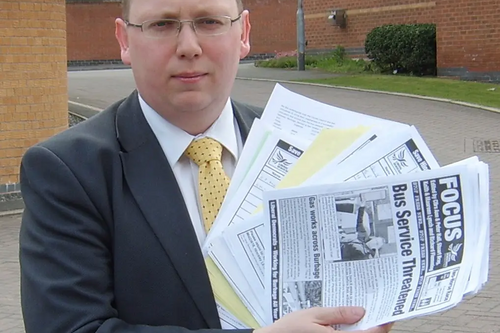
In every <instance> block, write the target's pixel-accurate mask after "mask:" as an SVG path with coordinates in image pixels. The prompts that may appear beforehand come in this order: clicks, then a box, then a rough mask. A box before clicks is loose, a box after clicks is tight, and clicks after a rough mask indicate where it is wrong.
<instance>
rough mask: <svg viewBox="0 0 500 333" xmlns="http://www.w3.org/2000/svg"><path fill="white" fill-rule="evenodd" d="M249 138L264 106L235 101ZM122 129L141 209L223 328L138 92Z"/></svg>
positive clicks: (120, 114)
mask: <svg viewBox="0 0 500 333" xmlns="http://www.w3.org/2000/svg"><path fill="white" fill-rule="evenodd" d="M233 110H234V113H235V117H236V119H237V121H238V124H239V127H240V132H241V134H242V138H243V141H244V140H245V139H246V137H247V136H248V132H249V130H250V126H251V124H252V122H253V119H254V118H255V117H258V116H260V114H259V110H258V109H254V108H251V107H248V106H246V105H244V104H240V103H235V102H233ZM116 133H117V138H118V141H119V143H120V144H121V146H122V151H121V152H120V157H121V160H122V163H123V172H124V176H125V179H126V182H127V183H128V185H129V187H130V190H131V192H132V194H133V196H134V198H135V200H136V201H137V203H138V205H139V206H140V209H141V211H142V213H143V215H144V217H145V218H146V220H147V222H148V223H149V224H150V226H151V228H152V230H153V232H154V233H155V234H156V236H157V237H158V239H159V241H160V242H161V244H162V246H163V248H164V249H165V252H166V253H167V255H168V256H169V258H170V260H171V262H172V263H173V265H174V266H175V268H176V270H177V272H178V273H179V276H180V277H181V279H182V280H183V282H184V284H185V286H186V288H187V290H188V291H189V293H190V295H191V297H192V298H193V300H194V301H195V303H196V305H197V307H198V309H199V311H200V313H201V314H202V316H203V317H204V319H205V321H206V322H207V325H208V327H210V328H220V321H219V316H218V313H217V308H216V306H215V300H214V297H213V293H212V288H211V285H210V281H209V278H208V274H207V272H206V270H205V269H199V271H196V272H193V267H200V268H201V267H205V263H204V259H203V256H202V252H201V251H200V250H199V244H198V239H197V237H196V234H195V232H194V229H193V225H192V223H191V219H190V217H189V213H188V211H187V208H186V205H185V203H184V200H183V198H182V193H181V191H180V189H179V186H178V184H177V181H176V179H175V176H174V174H173V171H172V169H171V167H170V165H169V163H168V161H167V159H166V157H165V155H164V153H163V150H162V149H161V146H160V144H159V143H158V140H157V139H156V137H155V135H154V133H153V131H152V130H151V128H150V127H149V125H148V123H147V121H146V119H145V118H144V115H143V113H142V112H141V108H140V104H139V101H138V96H137V92H134V93H132V94H131V95H130V96H129V97H128V98H127V99H126V100H125V101H124V102H123V103H122V104H121V106H120V107H119V108H118V111H117V116H116Z"/></svg>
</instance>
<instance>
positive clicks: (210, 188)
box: [185, 138, 229, 232]
mask: <svg viewBox="0 0 500 333" xmlns="http://www.w3.org/2000/svg"><path fill="white" fill-rule="evenodd" d="M185 154H186V156H187V157H189V158H190V159H191V160H192V161H193V162H194V163H196V164H197V165H198V168H199V172H198V189H199V191H198V192H199V196H200V205H201V208H202V214H203V221H204V225H205V230H206V231H207V232H208V230H210V227H211V226H212V224H213V223H214V220H215V217H216V216H217V214H218V213H219V210H220V207H221V205H222V201H224V197H225V196H226V192H227V189H228V187H229V177H228V176H227V175H226V173H225V172H224V169H223V168H222V162H221V158H222V145H221V144H220V143H219V142H217V141H216V140H214V139H210V138H203V139H198V140H194V141H193V142H191V144H190V145H189V147H188V148H187V149H186V151H185Z"/></svg>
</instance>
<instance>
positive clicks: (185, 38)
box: [177, 21, 201, 58]
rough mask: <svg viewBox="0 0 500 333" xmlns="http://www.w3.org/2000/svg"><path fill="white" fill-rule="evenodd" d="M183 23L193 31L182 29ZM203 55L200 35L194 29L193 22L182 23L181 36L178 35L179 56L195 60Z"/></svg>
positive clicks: (180, 27)
mask: <svg viewBox="0 0 500 333" xmlns="http://www.w3.org/2000/svg"><path fill="white" fill-rule="evenodd" d="M183 23H187V24H188V25H190V28H191V29H189V28H188V29H182V28H183ZM199 55H201V46H200V43H199V40H198V35H197V34H196V30H195V29H194V25H193V22H192V21H181V23H180V26H179V34H178V35H177V56H179V57H185V58H194V57H197V56H199Z"/></svg>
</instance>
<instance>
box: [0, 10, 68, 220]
mask: <svg viewBox="0 0 500 333" xmlns="http://www.w3.org/2000/svg"><path fill="white" fill-rule="evenodd" d="M65 8H66V7H65V4H64V0H24V1H22V2H21V1H3V0H0V211H2V210H4V207H3V206H4V204H7V203H6V202H4V200H2V199H5V198H6V197H10V196H14V197H17V196H16V193H18V192H19V188H20V186H19V164H20V161H21V156H22V155H23V154H24V151H25V150H26V149H27V148H28V147H30V146H32V145H34V144H35V143H37V142H39V141H40V140H43V139H46V138H48V137H50V136H52V135H54V134H56V133H58V132H60V131H62V130H63V129H65V128H67V126H68V87H67V84H66V80H67V79H66V78H67V72H66V19H65V18H66V15H65ZM9 207H10V208H9V209H11V208H12V207H14V208H17V206H13V205H11V206H9Z"/></svg>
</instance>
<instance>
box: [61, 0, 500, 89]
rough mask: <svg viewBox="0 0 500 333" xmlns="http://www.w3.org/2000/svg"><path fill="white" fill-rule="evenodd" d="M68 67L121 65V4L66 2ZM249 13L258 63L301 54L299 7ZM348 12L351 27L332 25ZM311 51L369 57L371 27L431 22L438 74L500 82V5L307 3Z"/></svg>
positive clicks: (254, 2)
mask: <svg viewBox="0 0 500 333" xmlns="http://www.w3.org/2000/svg"><path fill="white" fill-rule="evenodd" d="M66 2H67V9H66V10H67V34H68V60H69V64H70V65H74V64H79V63H89V62H91V63H101V62H116V61H118V62H119V58H120V54H119V49H118V44H117V43H116V41H115V38H114V31H113V21H114V19H115V17H118V16H120V12H121V11H120V3H119V0H107V1H106V0H101V1H96V0H67V1H66ZM244 3H245V7H246V8H248V9H249V10H250V12H251V22H252V34H251V42H252V53H251V56H253V57H263V56H271V55H273V54H275V53H276V52H280V51H292V50H295V49H296V48H297V47H296V36H297V33H296V12H297V1H296V0H244ZM332 9H343V10H345V14H346V23H347V24H346V26H345V27H344V28H341V27H339V26H335V25H333V24H332V22H331V20H328V16H329V15H330V14H331V10H332ZM304 11H305V27H306V39H307V42H308V44H307V45H308V46H307V50H308V51H309V52H316V51H324V50H331V49H334V48H335V47H337V46H338V45H341V46H344V47H345V48H346V49H347V51H348V52H349V53H350V54H358V55H362V54H364V41H365V38H366V35H367V33H368V32H370V31H371V30H372V29H373V28H375V27H377V26H380V25H383V24H389V23H395V24H399V23H434V24H436V26H437V48H438V49H437V58H438V59H437V67H438V74H439V75H442V76H453V77H460V78H464V79H480V80H486V81H497V82H498V81H500V20H499V19H498V18H499V17H500V4H499V2H498V0H434V1H431V0H304Z"/></svg>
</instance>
